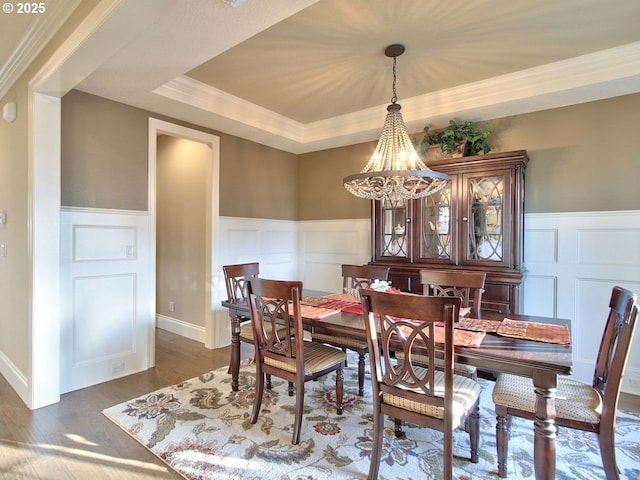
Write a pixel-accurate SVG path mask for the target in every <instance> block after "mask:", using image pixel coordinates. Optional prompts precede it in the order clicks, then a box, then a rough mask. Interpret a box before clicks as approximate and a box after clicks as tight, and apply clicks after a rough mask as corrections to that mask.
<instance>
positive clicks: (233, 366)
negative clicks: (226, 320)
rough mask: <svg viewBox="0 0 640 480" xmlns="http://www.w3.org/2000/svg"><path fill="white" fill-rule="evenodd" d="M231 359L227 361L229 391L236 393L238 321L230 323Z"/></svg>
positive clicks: (238, 347)
mask: <svg viewBox="0 0 640 480" xmlns="http://www.w3.org/2000/svg"><path fill="white" fill-rule="evenodd" d="M231 332H232V333H231V358H230V359H229V373H230V374H231V390H232V391H234V392H237V391H238V376H239V375H240V320H236V319H234V320H233V321H232V322H231Z"/></svg>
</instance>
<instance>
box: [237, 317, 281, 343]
mask: <svg viewBox="0 0 640 480" xmlns="http://www.w3.org/2000/svg"><path fill="white" fill-rule="evenodd" d="M278 333H280V334H285V333H286V329H285V328H284V326H282V327H279V328H278ZM240 339H241V340H244V341H245V342H248V343H253V327H252V326H251V322H250V321H249V322H248V323H243V324H242V325H240Z"/></svg>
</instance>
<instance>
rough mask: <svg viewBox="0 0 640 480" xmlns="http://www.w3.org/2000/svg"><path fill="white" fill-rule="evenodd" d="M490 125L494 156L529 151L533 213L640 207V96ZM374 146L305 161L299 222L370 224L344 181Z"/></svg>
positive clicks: (527, 181) (528, 193)
mask: <svg viewBox="0 0 640 480" xmlns="http://www.w3.org/2000/svg"><path fill="white" fill-rule="evenodd" d="M383 120H384V119H383V118H382V117H381V119H380V122H381V128H382V121H383ZM490 123H491V124H492V125H493V134H492V135H491V137H490V139H489V140H490V145H491V146H492V151H493V152H500V151H510V150H527V151H528V153H529V158H530V162H529V166H528V168H527V170H526V174H525V192H526V194H525V196H526V200H525V211H526V212H527V213H554V212H581V211H607V210H637V209H640V188H638V180H639V179H640V160H639V159H638V154H637V153H636V149H637V147H636V145H635V143H636V141H635V138H636V136H637V129H638V125H640V94H635V95H627V96H623V97H617V98H612V99H607V100H601V101H597V102H591V103H586V104H581V105H574V106H570V107H564V108H557V109H553V110H547V111H542V112H536V113H530V114H525V115H516V116H512V117H506V118H502V119H497V120H493V121H491V122H490ZM374 148H375V142H369V143H365V144H359V145H353V146H348V147H342V148H336V149H331V150H324V151H322V152H314V153H307V154H304V155H300V170H299V182H300V187H299V188H300V197H299V205H300V207H299V208H300V215H299V219H300V220H324V219H335V218H367V217H368V216H369V211H370V206H369V202H367V201H366V200H362V199H360V198H357V197H354V196H352V195H349V194H347V193H346V191H345V190H344V187H343V186H342V178H343V177H344V176H346V175H349V174H353V173H357V172H359V171H360V170H361V169H362V168H363V167H364V165H365V164H366V162H367V161H368V159H369V156H370V155H371V153H372V152H373V150H374Z"/></svg>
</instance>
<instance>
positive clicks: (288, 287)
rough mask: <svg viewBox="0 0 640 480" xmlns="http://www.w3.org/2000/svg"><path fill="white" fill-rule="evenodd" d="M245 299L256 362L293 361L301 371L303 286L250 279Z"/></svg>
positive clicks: (302, 358) (302, 361)
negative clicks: (285, 359)
mask: <svg viewBox="0 0 640 480" xmlns="http://www.w3.org/2000/svg"><path fill="white" fill-rule="evenodd" d="M247 295H248V298H249V311H250V313H251V324H252V325H253V339H254V346H255V349H256V361H262V359H263V358H264V357H271V358H274V359H278V357H280V358H282V357H287V358H296V365H297V370H296V371H298V372H302V371H304V369H303V364H304V343H303V342H304V329H303V325H302V314H301V312H300V302H301V300H302V282H297V281H284V280H267V279H261V278H251V279H249V280H248V281H247ZM283 319H290V321H284V322H283ZM267 332H268V333H267Z"/></svg>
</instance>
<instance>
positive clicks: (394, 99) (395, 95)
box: [391, 57, 398, 104]
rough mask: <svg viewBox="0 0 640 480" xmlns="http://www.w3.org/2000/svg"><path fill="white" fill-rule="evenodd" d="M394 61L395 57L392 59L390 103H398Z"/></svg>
mask: <svg viewBox="0 0 640 480" xmlns="http://www.w3.org/2000/svg"><path fill="white" fill-rule="evenodd" d="M396 60H397V57H393V96H392V97H391V103H394V104H395V103H396V102H397V101H398V95H397V93H396Z"/></svg>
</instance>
